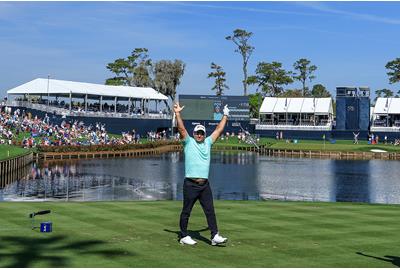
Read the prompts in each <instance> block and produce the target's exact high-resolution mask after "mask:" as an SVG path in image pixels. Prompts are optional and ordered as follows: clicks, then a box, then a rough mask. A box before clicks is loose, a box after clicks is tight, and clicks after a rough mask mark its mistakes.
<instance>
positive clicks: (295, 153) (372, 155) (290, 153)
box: [259, 148, 400, 160]
mask: <svg viewBox="0 0 400 270" xmlns="http://www.w3.org/2000/svg"><path fill="white" fill-rule="evenodd" d="M259 152H260V153H261V154H265V155H271V156H285V157H307V158H330V159H386V160H400V153H393V152H383V153H376V152H335V151H304V150H280V149H268V148H261V149H260V151H259Z"/></svg>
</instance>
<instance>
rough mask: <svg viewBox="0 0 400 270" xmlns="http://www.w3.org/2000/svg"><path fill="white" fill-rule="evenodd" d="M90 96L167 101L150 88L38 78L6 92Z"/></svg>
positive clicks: (12, 93) (13, 93) (11, 93)
mask: <svg viewBox="0 0 400 270" xmlns="http://www.w3.org/2000/svg"><path fill="white" fill-rule="evenodd" d="M47 93H48V94H49V95H52V96H54V95H69V94H70V93H71V94H72V95H86V94H87V95H91V96H107V97H124V98H129V97H130V98H135V99H156V100H167V99H168V97H167V96H165V95H163V94H161V93H159V92H157V91H156V90H154V89H153V88H150V87H131V86H114V85H103V84H94V83H82V82H72V81H62V80H54V79H42V78H38V79H35V80H33V81H30V82H27V83H25V84H22V85H20V86H17V87H15V88H12V89H10V90H8V91H7V94H9V95H22V94H31V95H39V94H42V95H47Z"/></svg>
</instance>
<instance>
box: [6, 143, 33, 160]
mask: <svg viewBox="0 0 400 270" xmlns="http://www.w3.org/2000/svg"><path fill="white" fill-rule="evenodd" d="M28 152H29V150H28V149H24V148H22V147H20V146H15V145H5V144H0V160H3V159H8V158H12V157H16V156H20V155H22V154H25V153H28Z"/></svg>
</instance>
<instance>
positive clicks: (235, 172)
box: [0, 152, 400, 204]
mask: <svg viewBox="0 0 400 270" xmlns="http://www.w3.org/2000/svg"><path fill="white" fill-rule="evenodd" d="M399 173H400V166H399V162H398V161H388V160H330V159H306V158H283V157H271V156H262V155H258V154H257V153H251V152H244V153H232V152H215V153H213V156H212V164H211V171H210V182H211V186H212V188H213V194H214V197H215V199H221V200H263V199H277V200H294V201H326V202H366V203H387V204H389V203H390V204H400V181H399V177H398V175H399ZM183 174H184V164H183V154H182V153H178V152H174V153H167V154H163V155H161V156H157V157H146V158H115V159H97V160H77V161H64V162H62V163H54V162H50V163H44V164H40V163H39V164H36V163H34V164H33V165H32V166H31V168H30V169H29V170H28V172H27V174H26V177H24V178H23V179H20V180H17V181H14V182H12V183H9V184H7V185H6V186H5V187H3V188H1V189H0V201H31V200H43V201H57V200H61V201H113V200H181V199H182V183H183V177H184V175H183Z"/></svg>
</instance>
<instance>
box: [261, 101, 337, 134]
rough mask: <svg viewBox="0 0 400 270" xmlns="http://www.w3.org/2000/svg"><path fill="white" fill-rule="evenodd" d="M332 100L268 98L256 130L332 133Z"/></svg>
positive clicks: (262, 106)
mask: <svg viewBox="0 0 400 270" xmlns="http://www.w3.org/2000/svg"><path fill="white" fill-rule="evenodd" d="M332 123H333V107H332V99H331V98H284V97H279V98H278V97H266V98H265V99H264V101H263V103H262V105H261V108H260V121H259V124H257V125H256V130H259V131H262V130H270V131H278V130H280V131H282V130H298V131H331V130H332Z"/></svg>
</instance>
